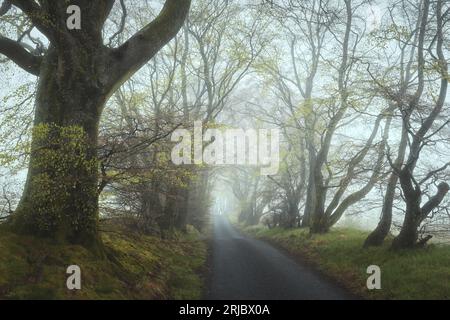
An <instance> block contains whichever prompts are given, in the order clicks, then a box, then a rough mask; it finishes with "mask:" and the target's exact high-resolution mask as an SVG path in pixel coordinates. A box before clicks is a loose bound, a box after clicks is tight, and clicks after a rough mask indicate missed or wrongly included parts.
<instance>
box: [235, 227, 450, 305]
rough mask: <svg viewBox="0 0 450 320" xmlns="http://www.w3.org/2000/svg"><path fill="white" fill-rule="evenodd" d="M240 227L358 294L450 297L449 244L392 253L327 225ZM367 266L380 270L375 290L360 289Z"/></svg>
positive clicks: (356, 234) (355, 232) (362, 234)
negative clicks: (320, 230) (311, 228)
mask: <svg viewBox="0 0 450 320" xmlns="http://www.w3.org/2000/svg"><path fill="white" fill-rule="evenodd" d="M240 228H241V229H242V230H243V231H244V232H245V233H248V234H251V235H253V236H255V237H257V238H260V239H264V240H268V241H270V242H272V243H274V244H276V245H277V246H279V247H281V248H283V249H285V250H287V251H288V252H289V253H290V254H291V255H293V256H297V257H299V258H301V259H303V260H306V261H308V262H309V263H310V264H311V265H313V266H314V267H315V268H317V269H319V270H320V271H322V272H324V273H325V274H328V275H330V276H331V277H332V278H334V279H336V280H337V281H338V282H340V283H341V284H343V285H344V286H345V287H347V288H348V289H349V290H350V291H352V292H353V293H355V294H357V295H359V296H361V297H364V298H368V299H450V247H449V246H437V245H430V246H428V247H426V248H424V249H417V250H406V251H402V252H392V251H391V250H389V245H390V243H389V242H390V241H389V240H388V241H387V242H386V244H385V245H384V246H383V247H381V248H370V249H363V248H362V244H363V242H364V240H365V238H366V237H367V235H368V233H367V232H363V231H358V230H352V229H333V230H332V231H331V232H330V233H328V234H325V235H314V236H312V237H311V236H309V234H308V231H307V230H302V229H292V230H285V229H281V228H274V229H271V230H269V229H267V228H265V227H262V226H257V227H247V228H243V227H240ZM369 265H378V266H379V267H380V268H381V286H382V289H381V290H372V291H369V290H368V289H367V288H366V280H367V277H368V276H369V275H368V274H366V270H367V267H368V266H369Z"/></svg>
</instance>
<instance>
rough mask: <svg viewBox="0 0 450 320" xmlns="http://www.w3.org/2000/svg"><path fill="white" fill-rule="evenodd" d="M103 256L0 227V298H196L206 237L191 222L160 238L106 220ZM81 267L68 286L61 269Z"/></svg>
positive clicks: (200, 290)
mask: <svg viewBox="0 0 450 320" xmlns="http://www.w3.org/2000/svg"><path fill="white" fill-rule="evenodd" d="M108 229H109V231H108V232H102V234H101V236H102V239H103V242H104V245H105V249H106V257H105V258H98V257H96V256H95V255H93V254H92V253H91V252H90V251H88V250H86V249H84V248H83V247H80V246H71V245H57V244H55V243H52V242H50V241H48V240H44V239H37V238H34V237H26V236H19V235H16V234H14V233H11V232H9V231H7V230H6V229H5V228H3V227H1V228H0V252H1V254H0V299H200V298H201V297H202V293H203V290H204V279H203V268H204V264H205V260H206V253H207V252H206V251H207V248H206V242H205V241H204V240H202V239H201V235H200V234H199V233H198V232H196V231H195V230H194V229H193V228H191V229H190V230H189V232H188V233H187V234H181V233H179V234H175V235H174V236H173V237H172V238H171V239H170V240H161V239H159V238H156V237H152V236H145V235H141V234H137V233H134V232H130V230H125V229H124V228H123V227H118V226H113V227H111V226H108ZM72 264H76V265H78V266H80V268H81V278H82V289H81V290H75V291H69V290H68V289H67V287H66V280H67V277H68V275H67V274H66V269H67V267H68V266H69V265H72Z"/></svg>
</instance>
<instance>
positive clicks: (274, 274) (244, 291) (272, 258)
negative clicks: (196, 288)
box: [208, 216, 354, 300]
mask: <svg viewBox="0 0 450 320" xmlns="http://www.w3.org/2000/svg"><path fill="white" fill-rule="evenodd" d="M208 298H209V299H216V300H233V299H236V300H244V299H245V300H297V299H302V300H306V299H327V300H329V299H332V300H335V299H339V300H341V299H352V298H354V297H352V296H350V295H349V294H348V293H347V292H345V291H344V290H343V289H342V288H340V287H338V286H337V285H336V284H333V283H331V282H330V281H329V280H326V279H324V278H323V276H320V275H319V274H318V273H317V272H314V271H313V270H311V269H310V268H308V267H307V266H304V265H301V264H299V263H298V262H296V261H294V260H293V259H292V258H290V257H288V256H286V255H285V254H284V253H282V252H281V251H279V250H278V249H276V248H274V247H273V246H271V245H270V244H267V243H265V242H263V241H260V240H256V239H253V238H250V237H247V236H244V235H242V234H240V233H239V232H238V231H237V230H236V229H235V228H234V227H233V226H232V225H231V224H230V222H229V221H228V219H227V218H226V217H225V216H215V217H214V239H213V252H212V271H211V279H210V288H209V293H208Z"/></svg>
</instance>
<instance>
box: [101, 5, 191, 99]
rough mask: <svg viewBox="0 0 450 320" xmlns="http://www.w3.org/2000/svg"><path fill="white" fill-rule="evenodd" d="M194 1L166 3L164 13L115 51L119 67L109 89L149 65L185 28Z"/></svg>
mask: <svg viewBox="0 0 450 320" xmlns="http://www.w3.org/2000/svg"><path fill="white" fill-rule="evenodd" d="M190 4H191V0H166V3H165V5H164V8H163V9H162V11H161V13H160V14H159V15H158V17H156V18H155V19H154V20H153V21H152V22H151V23H149V24H148V25H147V26H145V27H144V28H143V29H141V30H140V31H139V32H137V33H136V34H135V35H134V36H133V37H131V38H130V39H129V40H128V41H127V42H125V43H124V44H123V45H122V46H120V47H119V48H117V49H114V50H112V56H113V60H114V63H115V65H114V66H112V67H113V70H112V73H111V74H112V76H111V77H110V78H111V79H110V83H109V87H110V89H111V90H113V89H115V88H116V87H117V86H120V85H121V84H122V83H123V82H125V81H126V80H128V79H129V78H130V77H131V76H132V75H133V74H134V73H135V72H136V71H138V70H139V69H140V68H141V67H142V66H143V65H145V64H146V63H147V62H148V61H149V60H150V59H151V58H153V56H154V55H155V54H156V53H157V52H158V51H159V50H160V49H161V48H162V47H163V46H164V45H165V44H167V43H168V42H169V41H170V40H171V39H172V38H173V37H175V36H176V34H177V33H178V31H179V30H180V29H181V27H182V26H183V23H184V21H185V19H186V17H187V14H188V12H189V8H190Z"/></svg>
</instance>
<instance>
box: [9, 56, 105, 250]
mask: <svg viewBox="0 0 450 320" xmlns="http://www.w3.org/2000/svg"><path fill="white" fill-rule="evenodd" d="M49 50H50V51H49V53H48V54H47V56H46V58H45V61H44V62H43V65H42V67H41V74H40V81H39V86H38V92H37V97H36V111H35V112H36V114H35V121H34V129H33V137H32V145H31V154H30V164H29V170H28V176H27V181H26V185H25V189H24V192H23V195H22V199H21V201H20V203H19V206H18V208H17V210H16V212H15V214H14V217H13V221H12V223H13V225H14V227H15V228H16V229H17V230H18V231H20V232H25V233H31V234H34V235H39V236H45V237H51V238H54V239H56V240H58V241H63V242H66V241H68V242H70V243H77V244H82V245H85V246H87V247H91V248H94V247H97V245H98V244H99V243H100V242H99V239H98V233H97V229H98V164H97V139H98V138H97V137H98V126H99V121H100V114H101V111H102V108H103V106H104V104H105V100H106V97H105V95H104V94H102V92H101V90H99V88H98V87H97V84H96V79H97V78H98V74H99V72H100V71H98V70H96V69H95V67H92V65H94V66H95V60H96V59H97V58H99V57H100V55H98V54H95V53H94V54H91V55H90V58H92V60H91V59H85V61H81V59H80V61H77V63H78V65H76V66H68V65H66V64H65V61H64V57H63V55H62V54H61V53H60V52H57V51H56V50H55V49H54V48H50V49H49ZM100 65H101V64H100Z"/></svg>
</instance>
